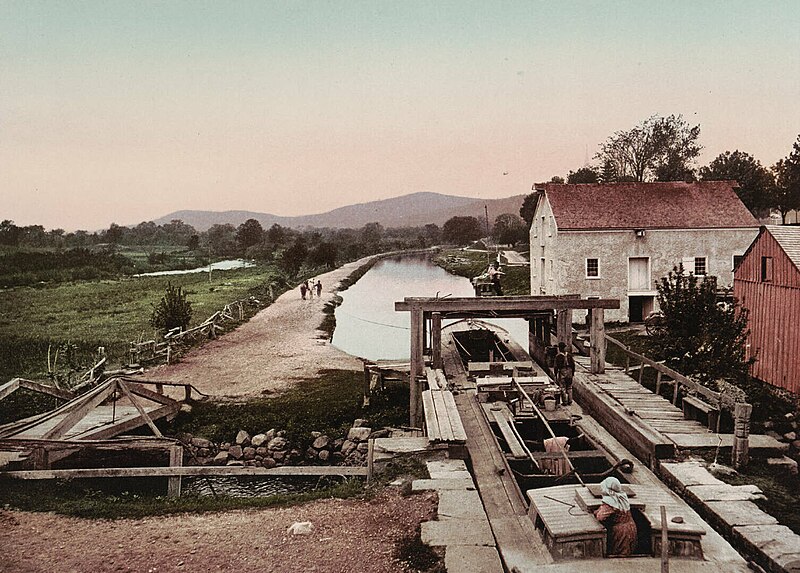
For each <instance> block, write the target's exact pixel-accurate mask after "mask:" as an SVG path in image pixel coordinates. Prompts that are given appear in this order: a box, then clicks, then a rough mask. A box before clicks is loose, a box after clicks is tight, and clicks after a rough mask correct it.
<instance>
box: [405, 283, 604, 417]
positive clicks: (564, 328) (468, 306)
mask: <svg viewBox="0 0 800 573" xmlns="http://www.w3.org/2000/svg"><path fill="white" fill-rule="evenodd" d="M617 308H619V300H618V299H601V298H587V299H582V298H580V296H579V295H560V296H498V297H485V298H473V297H454V298H424V297H406V298H404V299H403V300H402V301H399V302H395V304H394V309H395V310H396V311H398V312H410V313H411V369H410V374H409V378H410V396H409V406H410V408H409V409H410V424H411V426H412V427H415V428H421V427H422V423H423V421H424V414H423V408H422V381H421V379H422V378H423V377H424V367H425V356H426V351H427V354H428V356H430V362H431V365H432V366H433V368H441V367H442V356H441V340H442V320H445V319H463V318H524V319H526V320H528V324H529V327H528V331H529V336H533V337H538V338H540V339H542V340H544V339H545V338H546V337H549V332H550V323H551V322H552V320H551V317H552V314H553V311H555V312H556V313H557V319H556V327H557V328H556V332H557V336H558V340H559V341H561V340H564V341H571V339H572V311H573V310H575V309H585V310H590V311H591V315H592V320H591V326H590V341H591V348H590V356H591V364H592V373H603V372H604V370H605V328H604V326H603V325H604V310H605V309H617ZM428 333H430V334H429V336H428ZM428 342H429V343H428Z"/></svg>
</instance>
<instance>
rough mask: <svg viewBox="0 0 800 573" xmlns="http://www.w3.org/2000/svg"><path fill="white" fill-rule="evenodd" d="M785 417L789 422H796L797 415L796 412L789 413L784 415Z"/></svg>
mask: <svg viewBox="0 0 800 573" xmlns="http://www.w3.org/2000/svg"><path fill="white" fill-rule="evenodd" d="M783 417H784V418H785V419H786V421H787V422H791V421H792V420H794V418H795V414H794V412H787V413H786V414H784V415H783Z"/></svg>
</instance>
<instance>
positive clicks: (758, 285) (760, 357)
mask: <svg viewBox="0 0 800 573" xmlns="http://www.w3.org/2000/svg"><path fill="white" fill-rule="evenodd" d="M762 257H771V258H772V273H771V277H770V278H771V280H766V281H765V280H762V276H761V258H762ZM734 296H735V297H736V298H737V300H738V301H739V302H740V303H741V305H742V306H743V307H744V308H746V309H747V311H748V321H749V328H750V334H749V336H748V341H747V342H748V344H747V353H748V357H755V359H756V362H755V364H754V365H753V368H752V370H751V373H752V375H753V376H755V377H756V378H758V379H759V380H763V381H764V382H768V383H769V384H772V385H774V386H779V387H781V388H786V389H787V390H791V391H792V392H795V393H800V328H798V325H800V272H798V270H797V267H795V265H794V264H793V263H792V261H791V260H790V259H789V257H787V256H786V253H784V251H783V249H781V247H780V245H778V243H777V241H775V239H774V238H773V237H772V235H770V234H769V232H768V231H766V232H763V233H762V234H761V235H759V237H758V239H757V240H756V242H755V243H754V244H753V246H752V247H751V249H750V250H749V251H748V253H747V255H746V256H745V258H744V259H743V260H742V262H741V264H740V265H739V267H738V268H737V269H736V276H735V279H734Z"/></svg>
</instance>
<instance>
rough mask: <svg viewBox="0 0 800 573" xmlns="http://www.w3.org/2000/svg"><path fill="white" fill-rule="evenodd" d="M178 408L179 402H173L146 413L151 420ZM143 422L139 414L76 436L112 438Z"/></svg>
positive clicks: (179, 407) (172, 412) (176, 411)
mask: <svg viewBox="0 0 800 573" xmlns="http://www.w3.org/2000/svg"><path fill="white" fill-rule="evenodd" d="M180 409H181V405H180V403H178V402H175V403H174V404H165V405H164V406H161V407H160V408H158V409H156V410H152V411H150V412H149V413H148V415H149V416H150V419H151V420H158V419H160V418H164V417H166V416H170V415H172V414H177V413H178V411H179V410H180ZM144 423H145V421H144V420H143V419H142V417H141V416H136V417H135V418H131V419H129V420H126V421H124V422H117V423H116V424H113V425H110V426H108V425H106V426H100V427H99V428H92V429H91V430H87V431H86V432H84V433H82V434H80V435H79V436H77V437H79V438H86V439H87V440H103V439H106V438H113V437H114V436H118V435H119V434H123V433H125V432H127V431H129V430H132V429H134V428H138V427H139V426H141V425H143V424H144Z"/></svg>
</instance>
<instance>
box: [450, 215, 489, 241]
mask: <svg viewBox="0 0 800 573" xmlns="http://www.w3.org/2000/svg"><path fill="white" fill-rule="evenodd" d="M482 236H483V230H482V229H481V224H480V223H479V222H478V219H476V218H475V217H451V218H450V219H448V220H447V221H446V222H445V224H444V226H443V227H442V238H443V239H444V240H445V242H447V243H452V244H454V245H466V244H467V243H469V242H470V241H477V240H478V239H480V238H481V237H482Z"/></svg>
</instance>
